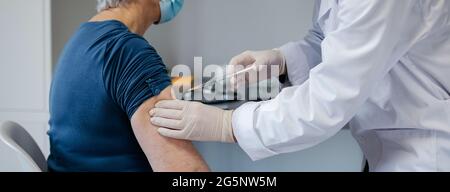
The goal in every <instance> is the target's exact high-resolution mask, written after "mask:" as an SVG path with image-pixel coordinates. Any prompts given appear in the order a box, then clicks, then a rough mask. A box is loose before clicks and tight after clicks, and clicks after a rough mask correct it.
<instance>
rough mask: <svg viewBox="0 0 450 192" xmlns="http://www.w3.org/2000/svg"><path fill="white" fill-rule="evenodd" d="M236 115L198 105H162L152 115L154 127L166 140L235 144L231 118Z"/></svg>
mask: <svg viewBox="0 0 450 192" xmlns="http://www.w3.org/2000/svg"><path fill="white" fill-rule="evenodd" d="M232 115H233V111H226V110H222V109H220V108H216V107H211V106H208V105H204V104H202V103H198V102H189V101H180V100H166V101H160V102H158V103H157V104H156V105H155V108H154V109H152V110H151V111H150V116H151V119H150V121H151V123H152V124H153V125H155V126H157V127H160V128H159V129H158V132H159V133H160V134H161V135H163V136H166V137H170V138H174V139H182V140H190V141H215V142H223V143H235V142H236V141H235V139H234V136H233V127H232V125H231V118H232Z"/></svg>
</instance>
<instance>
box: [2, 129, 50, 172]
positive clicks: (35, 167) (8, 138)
mask: <svg viewBox="0 0 450 192" xmlns="http://www.w3.org/2000/svg"><path fill="white" fill-rule="evenodd" d="M0 140H1V141H2V142H1V143H0V145H5V146H6V147H7V148H9V149H11V151H12V152H13V153H12V154H11V156H9V157H11V158H14V160H15V161H11V162H14V165H11V167H14V170H13V171H17V172H46V171H47V162H46V160H45V157H44V154H43V153H42V151H41V149H40V148H39V146H38V145H37V143H36V142H35V141H34V139H33V138H32V137H31V135H30V134H29V133H28V132H27V131H26V130H25V129H24V128H23V127H22V126H20V125H19V124H17V123H14V122H11V121H7V122H4V123H3V124H2V125H1V127H0ZM9 157H8V158H9ZM8 166H9V165H8ZM16 167H17V170H15V169H16Z"/></svg>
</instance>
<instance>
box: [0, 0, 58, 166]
mask: <svg viewBox="0 0 450 192" xmlns="http://www.w3.org/2000/svg"><path fill="white" fill-rule="evenodd" d="M49 9H50V3H49V1H48V0H34V1H29V0H0V25H1V26H2V28H1V30H0V122H2V121H7V120H9V121H15V122H18V123H20V124H21V125H22V126H24V127H25V128H26V129H27V130H28V132H30V133H31V135H32V136H33V138H34V139H35V140H36V141H37V143H38V144H39V145H40V147H41V148H42V149H43V152H44V153H46V154H48V151H49V150H48V139H47V135H46V131H47V128H48V123H47V122H48V90H49V85H50V75H51V72H50V71H51V64H50V63H51V49H50V46H51V45H50V10H49ZM10 157H11V156H10V153H8V150H6V148H5V147H4V146H3V145H0V171H1V170H11V169H14V167H12V166H9V164H8V161H10V160H11V159H9V158H10Z"/></svg>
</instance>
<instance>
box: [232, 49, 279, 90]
mask: <svg viewBox="0 0 450 192" xmlns="http://www.w3.org/2000/svg"><path fill="white" fill-rule="evenodd" d="M271 66H278V67H279V69H280V70H279V74H268V75H266V77H267V78H271V77H273V75H275V76H277V77H278V76H280V75H283V74H285V73H286V61H285V58H284V56H283V54H282V53H281V51H280V50H278V49H274V50H265V51H245V52H243V53H241V54H240V55H238V56H235V57H233V58H232V59H231V61H230V63H229V66H228V68H227V74H228V75H230V74H233V73H236V72H238V71H240V70H243V69H247V68H249V67H252V68H254V70H251V71H250V72H249V73H256V74H258V73H268V72H270V69H271ZM271 75H272V76H271ZM249 76H250V77H254V78H246V76H245V75H238V76H237V77H231V78H230V82H231V83H232V84H234V85H238V86H239V85H243V83H245V82H249V83H256V82H257V81H258V79H257V76H256V75H255V74H253V75H249ZM263 80H267V79H261V76H260V79H259V81H263Z"/></svg>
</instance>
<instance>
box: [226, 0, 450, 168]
mask: <svg viewBox="0 0 450 192" xmlns="http://www.w3.org/2000/svg"><path fill="white" fill-rule="evenodd" d="M316 4H317V5H316V11H315V16H314V27H313V29H312V30H310V32H309V34H308V35H307V36H306V37H305V39H304V40H302V41H300V42H293V43H288V44H286V45H284V46H283V47H281V51H282V53H283V54H284V55H285V57H286V62H287V69H288V76H289V80H290V82H291V83H292V84H293V86H292V87H288V88H285V89H283V90H282V91H281V93H280V94H279V95H278V96H277V97H276V98H275V99H273V100H271V101H266V102H260V103H248V104H245V105H244V106H242V107H240V108H238V109H237V110H236V111H235V112H234V115H233V126H234V133H235V136H236V138H237V140H238V143H239V145H240V146H241V147H242V149H244V151H246V153H248V155H249V156H250V157H251V158H252V159H253V160H259V159H263V158H267V157H270V156H274V155H278V154H281V153H289V152H294V151H298V150H303V149H306V148H309V147H312V146H315V145H317V144H319V143H321V142H323V141H325V140H327V139H328V138H330V137H332V136H333V135H335V134H336V133H337V132H339V131H340V130H341V129H342V128H343V127H344V126H345V125H346V124H347V123H349V122H350V127H351V130H352V133H353V135H354V137H355V138H356V140H357V141H358V143H359V144H360V146H361V148H362V150H363V152H364V154H365V156H366V158H367V159H368V161H369V165H370V168H371V171H450V95H449V93H450V13H449V12H450V1H447V0H395V1H394V0H339V1H338V0H322V1H320V0H318V1H317V2H316Z"/></svg>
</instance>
